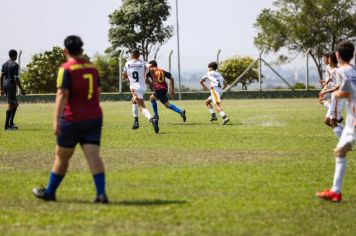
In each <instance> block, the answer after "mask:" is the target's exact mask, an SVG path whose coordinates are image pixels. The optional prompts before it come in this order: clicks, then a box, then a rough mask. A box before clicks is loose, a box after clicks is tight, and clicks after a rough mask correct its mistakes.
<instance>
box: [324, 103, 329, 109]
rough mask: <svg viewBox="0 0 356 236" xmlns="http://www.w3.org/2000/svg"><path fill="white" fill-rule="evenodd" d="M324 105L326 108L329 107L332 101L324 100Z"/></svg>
mask: <svg viewBox="0 0 356 236" xmlns="http://www.w3.org/2000/svg"><path fill="white" fill-rule="evenodd" d="M323 105H324V106H325V107H326V109H329V107H330V103H329V102H328V101H324V103H323Z"/></svg>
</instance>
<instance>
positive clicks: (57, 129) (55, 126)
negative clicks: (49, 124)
mask: <svg viewBox="0 0 356 236" xmlns="http://www.w3.org/2000/svg"><path fill="white" fill-rule="evenodd" d="M52 129H53V134H54V135H55V136H58V135H59V134H60V132H61V130H60V127H59V122H58V121H55V122H53V128H52Z"/></svg>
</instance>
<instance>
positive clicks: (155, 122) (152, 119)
mask: <svg viewBox="0 0 356 236" xmlns="http://www.w3.org/2000/svg"><path fill="white" fill-rule="evenodd" d="M150 122H151V123H152V125H153V128H154V130H155V133H156V134H157V133H158V132H159V127H158V120H157V119H155V118H151V119H150Z"/></svg>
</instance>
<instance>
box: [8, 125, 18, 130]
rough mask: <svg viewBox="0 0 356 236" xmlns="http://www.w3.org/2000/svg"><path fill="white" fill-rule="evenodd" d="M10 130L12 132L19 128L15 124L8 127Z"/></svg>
mask: <svg viewBox="0 0 356 236" xmlns="http://www.w3.org/2000/svg"><path fill="white" fill-rule="evenodd" d="M10 128H11V129H12V130H18V129H19V127H17V126H16V125H15V124H12V125H10Z"/></svg>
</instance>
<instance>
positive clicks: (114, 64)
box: [93, 54, 129, 92]
mask: <svg viewBox="0 0 356 236" xmlns="http://www.w3.org/2000/svg"><path fill="white" fill-rule="evenodd" d="M93 63H94V64H95V66H96V68H97V69H98V71H99V75H100V84H101V89H102V91H103V92H118V91H119V59H118V58H117V57H114V56H111V55H109V54H105V55H99V54H96V55H95V56H94V58H93ZM122 63H123V64H124V63H125V62H122ZM122 85H123V90H122V91H123V92H126V91H129V87H128V85H127V83H125V82H123V83H122Z"/></svg>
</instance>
